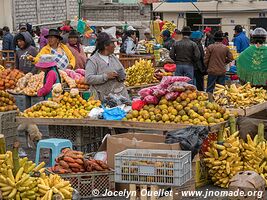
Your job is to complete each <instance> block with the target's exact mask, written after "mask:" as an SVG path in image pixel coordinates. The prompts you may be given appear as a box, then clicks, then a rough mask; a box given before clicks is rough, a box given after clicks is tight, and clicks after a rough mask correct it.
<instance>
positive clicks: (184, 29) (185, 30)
mask: <svg viewBox="0 0 267 200" xmlns="http://www.w3.org/2000/svg"><path fill="white" fill-rule="evenodd" d="M181 32H182V34H183V33H191V32H192V31H191V28H190V27H189V26H185V27H184V28H183V29H182V31H181Z"/></svg>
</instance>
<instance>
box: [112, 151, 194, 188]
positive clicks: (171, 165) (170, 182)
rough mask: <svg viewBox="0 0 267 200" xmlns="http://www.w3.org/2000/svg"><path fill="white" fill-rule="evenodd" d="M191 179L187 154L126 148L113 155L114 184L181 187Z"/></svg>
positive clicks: (188, 154)
mask: <svg viewBox="0 0 267 200" xmlns="http://www.w3.org/2000/svg"><path fill="white" fill-rule="evenodd" d="M191 178H192V166H191V152H190V151H176V150H175V151H172V150H150V149H128V150H125V151H123V152H120V153H118V154H116V155H115V181H116V182H118V183H129V184H144V185H165V186H182V185H183V184H185V183H186V182H187V181H189V180H190V179H191Z"/></svg>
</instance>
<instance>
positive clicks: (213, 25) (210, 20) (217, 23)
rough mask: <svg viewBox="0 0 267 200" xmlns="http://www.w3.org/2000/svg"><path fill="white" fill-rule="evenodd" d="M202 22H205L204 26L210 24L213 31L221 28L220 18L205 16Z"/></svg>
mask: <svg viewBox="0 0 267 200" xmlns="http://www.w3.org/2000/svg"><path fill="white" fill-rule="evenodd" d="M204 24H205V26H209V25H210V27H211V29H212V32H213V33H215V32H216V31H219V30H221V18H205V19H204ZM204 28H205V27H204Z"/></svg>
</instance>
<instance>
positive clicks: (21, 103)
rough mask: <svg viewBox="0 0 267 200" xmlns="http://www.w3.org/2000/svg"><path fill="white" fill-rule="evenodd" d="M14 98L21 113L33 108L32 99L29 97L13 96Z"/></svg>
mask: <svg viewBox="0 0 267 200" xmlns="http://www.w3.org/2000/svg"><path fill="white" fill-rule="evenodd" d="M13 96H14V98H15V100H16V105H17V106H18V108H19V110H20V111H21V112H23V111H24V110H26V109H28V108H29V107H31V99H30V97H29V96H25V95H13Z"/></svg>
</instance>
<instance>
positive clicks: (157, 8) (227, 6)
mask: <svg viewBox="0 0 267 200" xmlns="http://www.w3.org/2000/svg"><path fill="white" fill-rule="evenodd" d="M194 4H195V5H196V7H197V8H198V9H199V10H200V12H217V11H219V12H238V11H241V12H242V11H258V10H264V9H266V10H267V1H259V2H256V1H254V2H249V1H247V0H243V1H234V2H218V1H210V2H196V3H194ZM196 7H194V5H193V4H192V3H153V11H154V12H198V10H197V9H196Z"/></svg>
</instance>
